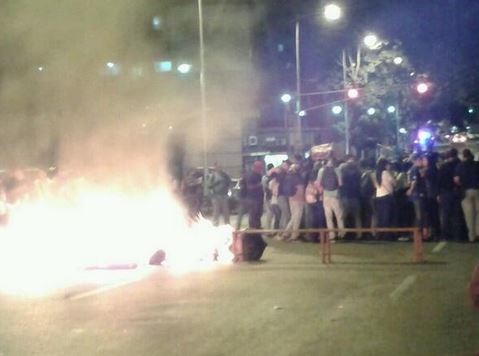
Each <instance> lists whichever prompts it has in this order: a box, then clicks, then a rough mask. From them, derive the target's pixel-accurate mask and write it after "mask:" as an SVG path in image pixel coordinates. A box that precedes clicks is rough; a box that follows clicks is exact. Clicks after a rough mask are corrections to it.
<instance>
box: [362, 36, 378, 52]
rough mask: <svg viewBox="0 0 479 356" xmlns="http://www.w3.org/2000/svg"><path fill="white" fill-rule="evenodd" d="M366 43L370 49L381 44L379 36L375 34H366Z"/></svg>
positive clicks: (364, 40)
mask: <svg viewBox="0 0 479 356" xmlns="http://www.w3.org/2000/svg"><path fill="white" fill-rule="evenodd" d="M363 42H364V44H365V45H366V47H368V48H370V49H375V48H376V47H377V46H378V45H379V40H378V37H377V36H376V35H375V34H372V33H371V34H369V35H366V36H365V37H364V39H363Z"/></svg>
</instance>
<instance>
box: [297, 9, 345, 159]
mask: <svg viewBox="0 0 479 356" xmlns="http://www.w3.org/2000/svg"><path fill="white" fill-rule="evenodd" d="M307 16H311V15H307ZM323 16H324V18H325V19H326V20H327V21H330V22H334V21H337V20H339V19H340V18H341V16H342V9H341V7H340V6H338V5H336V4H334V3H330V4H327V5H326V6H325V7H324V12H323ZM303 17H305V16H302V17H297V18H296V20H295V59H296V112H295V114H296V115H295V116H296V120H295V132H296V135H295V140H294V150H295V151H296V153H302V150H303V133H302V127H301V126H302V125H301V115H300V114H299V113H300V112H301V111H302V107H301V43H300V42H301V41H300V39H301V23H300V19H301V18H303Z"/></svg>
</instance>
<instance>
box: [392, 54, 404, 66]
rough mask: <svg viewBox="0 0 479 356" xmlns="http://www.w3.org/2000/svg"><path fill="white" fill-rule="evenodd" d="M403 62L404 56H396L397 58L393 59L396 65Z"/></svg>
mask: <svg viewBox="0 0 479 356" xmlns="http://www.w3.org/2000/svg"><path fill="white" fill-rule="evenodd" d="M402 62H403V58H402V57H399V56H398V57H395V58H394V59H393V63H394V64H395V65H397V66H398V65H401V64H402Z"/></svg>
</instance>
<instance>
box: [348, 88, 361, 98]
mask: <svg viewBox="0 0 479 356" xmlns="http://www.w3.org/2000/svg"><path fill="white" fill-rule="evenodd" d="M358 96H359V91H358V90H357V89H355V88H351V89H349V90H348V98H349V99H356V98H357V97H358Z"/></svg>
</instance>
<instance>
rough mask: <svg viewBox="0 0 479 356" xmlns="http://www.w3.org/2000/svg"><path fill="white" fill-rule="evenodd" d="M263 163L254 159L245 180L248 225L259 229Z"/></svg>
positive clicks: (261, 210) (262, 194)
mask: <svg viewBox="0 0 479 356" xmlns="http://www.w3.org/2000/svg"><path fill="white" fill-rule="evenodd" d="M263 169H264V168H263V163H262V162H261V161H255V162H254V163H253V167H252V169H251V173H250V174H249V175H248V178H247V180H246V191H247V194H246V196H247V199H248V206H249V227H250V228H252V229H261V216H262V215H263V203H264V191H263V184H262V177H263V175H262V174H263Z"/></svg>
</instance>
